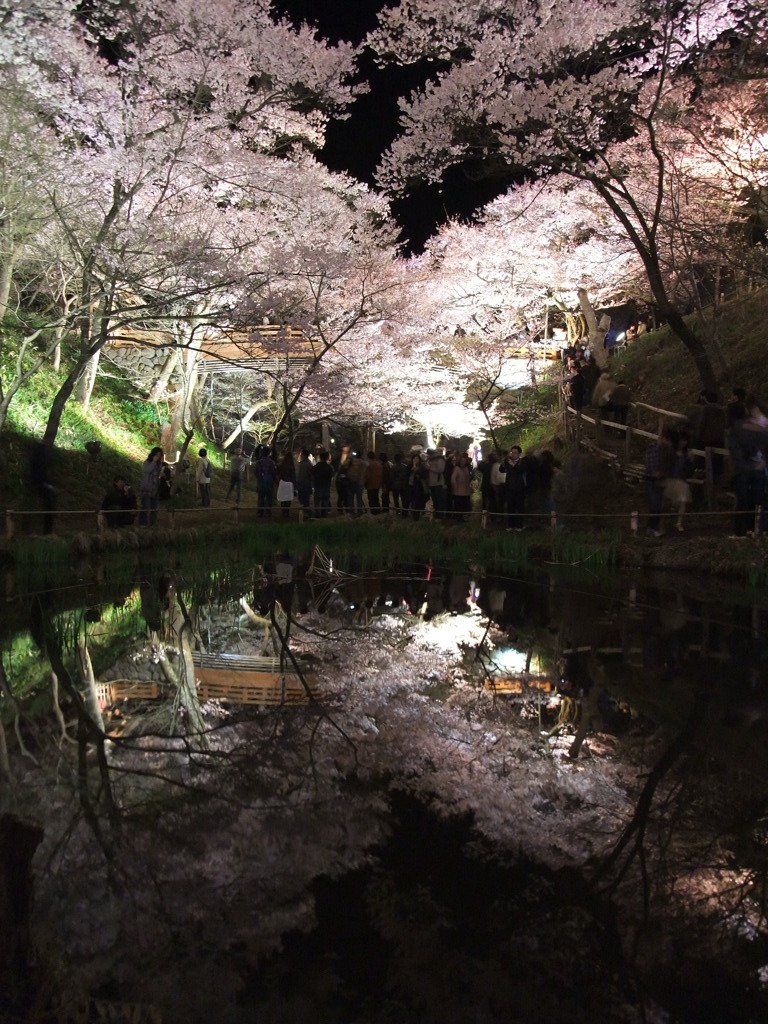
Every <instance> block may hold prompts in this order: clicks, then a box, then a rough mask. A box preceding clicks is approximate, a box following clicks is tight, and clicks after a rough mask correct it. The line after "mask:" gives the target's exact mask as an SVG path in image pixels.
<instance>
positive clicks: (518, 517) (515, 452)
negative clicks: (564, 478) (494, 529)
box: [502, 444, 528, 530]
mask: <svg viewBox="0 0 768 1024" xmlns="http://www.w3.org/2000/svg"><path fill="white" fill-rule="evenodd" d="M526 468H527V467H526V463H525V459H524V458H523V450H522V448H521V447H520V445H519V444H515V445H513V446H512V447H511V448H510V449H509V455H508V456H507V459H506V462H505V463H504V465H503V467H502V470H503V473H504V500H505V503H506V506H507V526H508V527H509V528H510V529H514V530H522V529H523V528H524V526H525V499H526V494H527V491H528V479H527V476H526Z"/></svg>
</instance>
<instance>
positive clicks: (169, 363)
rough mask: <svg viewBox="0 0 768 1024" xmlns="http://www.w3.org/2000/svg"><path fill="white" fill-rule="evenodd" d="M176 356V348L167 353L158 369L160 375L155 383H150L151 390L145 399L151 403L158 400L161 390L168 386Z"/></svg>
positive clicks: (177, 356)
mask: <svg viewBox="0 0 768 1024" xmlns="http://www.w3.org/2000/svg"><path fill="white" fill-rule="evenodd" d="M178 358H179V353H178V351H177V350H176V349H173V350H172V351H171V352H169V353H168V356H167V358H166V360H165V362H164V363H163V368H162V370H161V371H160V375H159V377H158V378H157V380H156V381H155V383H154V384H153V385H152V390H151V391H150V392H149V394H148V395H147V401H148V402H151V403H152V405H154V404H155V402H157V401H159V400H160V398H161V397H162V394H163V392H164V391H165V389H166V388H167V387H168V381H169V380H170V379H171V374H172V373H173V370H174V367H175V366H176V363H177V361H178Z"/></svg>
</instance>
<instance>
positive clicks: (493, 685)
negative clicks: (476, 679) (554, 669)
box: [485, 679, 553, 693]
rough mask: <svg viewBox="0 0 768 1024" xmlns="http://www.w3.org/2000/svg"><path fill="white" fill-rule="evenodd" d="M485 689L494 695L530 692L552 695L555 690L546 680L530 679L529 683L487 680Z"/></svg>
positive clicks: (509, 680) (513, 680)
mask: <svg viewBox="0 0 768 1024" xmlns="http://www.w3.org/2000/svg"><path fill="white" fill-rule="evenodd" d="M485 688H486V690H491V691H492V692H493V693H525V692H527V691H528V690H539V692H541V693H551V692H552V689H553V687H552V683H550V682H549V681H548V680H546V679H530V680H528V682H523V680H522V679H486V680H485Z"/></svg>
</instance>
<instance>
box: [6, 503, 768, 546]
mask: <svg viewBox="0 0 768 1024" xmlns="http://www.w3.org/2000/svg"><path fill="white" fill-rule="evenodd" d="M48 514H50V513H46V512H44V511H40V510H37V511H29V510H22V511H17V510H15V509H6V511H5V525H6V529H5V536H6V540H13V539H14V538H15V537H16V522H17V520H19V521H23V520H24V519H25V518H27V519H31V518H35V517H37V518H38V519H39V518H41V517H42V516H45V515H48ZM137 514H138V513H137ZM54 515H55V517H56V519H60V518H64V519H66V518H67V517H69V518H72V517H75V516H79V517H80V518H91V519H92V520H94V521H95V523H96V529H97V531H98V532H99V533H104V532H105V530H107V529H110V527H109V525H108V522H107V519H106V517H105V513H104V512H103V511H102V510H100V509H99V510H93V509H64V510H62V511H60V512H59V511H57V512H55V513H54ZM159 515H160V516H161V517H162V518H163V520H169V522H167V523H166V524H165V525H167V526H170V528H171V529H172V530H173V529H175V528H176V526H177V522H176V521H177V519H178V518H181V517H185V516H186V517H193V516H194V517H195V518H199V517H201V516H202V517H205V518H209V517H211V516H216V517H217V518H218V519H222V520H223V519H225V518H229V519H231V521H232V522H234V523H235V524H236V525H239V523H240V521H241V519H242V518H243V516H245V517H246V518H247V519H248V520H249V521H251V520H257V521H259V522H262V521H263V520H265V519H266V520H269V521H272V522H281V521H291V520H294V521H298V522H300V523H302V522H305V521H307V520H310V519H311V520H320V519H323V520H325V519H334V520H339V519H346V518H354V519H365V520H366V521H369V522H371V523H373V522H375V521H376V520H379V519H380V520H382V521H385V520H388V519H401V518H402V519H413V520H414V521H417V520H420V519H424V520H428V521H430V522H439V521H445V522H447V523H457V522H460V521H467V520H469V521H470V522H472V521H477V520H479V521H480V524H481V526H482V527H483V528H484V529H488V528H491V527H492V526H495V525H499V524H503V523H523V522H524V523H526V524H527V525H528V526H529V527H530V526H531V525H532V524H536V526H537V527H538V528H540V529H546V528H547V527H549V529H552V530H555V529H559V528H560V527H561V526H564V525H566V524H570V525H575V524H576V523H577V521H579V520H581V521H584V522H588V523H594V522H596V521H597V522H603V523H605V524H606V525H609V524H611V523H613V524H616V525H619V526H620V525H621V523H622V522H624V523H627V520H628V521H629V522H628V527H629V532H630V533H632V534H637V533H638V532H639V529H640V520H641V518H646V519H647V518H648V515H649V514H648V513H647V512H642V513H641V512H640V511H639V510H637V509H633V510H632V511H631V512H630V513H627V512H561V511H551V510H550V511H545V512H517V511H516V512H506V511H502V512H492V511H491V510H490V509H470V510H469V511H462V512H455V511H448V510H445V511H442V512H439V513H436V512H435V511H434V510H433V509H430V508H424V509H417V510H416V514H414V510H413V509H412V508H405V509H399V508H394V507H392V506H390V508H389V509H381V510H380V511H379V512H378V513H374V512H372V511H371V510H370V509H366V510H365V511H362V512H349V513H347V512H344V511H340V510H338V509H331V510H329V512H328V515H327V516H323V517H319V516H317V515H316V513H314V511H313V510H310V513H309V515H307V513H306V510H305V509H304V508H303V507H301V506H298V507H297V506H293V507H292V508H290V509H289V515H285V510H284V509H283V508H282V507H281V506H279V505H274V506H271V507H263V508H259V507H258V506H256V505H236V506H234V507H231V506H215V505H212V506H202V507H201V506H193V507H189V508H172V509H161V510H159ZM679 515H680V513H679V512H677V511H674V510H672V511H668V512H659V513H657V515H656V516H655V518H658V519H659V520H663V521H666V520H669V519H672V518H673V517H674V518H678V517H679ZM739 515H741V516H743V517H745V519H746V517H748V516H749V517H750V519H751V518H752V516H754V527H753V531H754V533H755V534H760V533H762V516H763V507H762V506H758V507H757V508H756V509H749V510H725V511H714V510H705V511H686V512H685V513H684V514H683V519H684V521H685V522H687V523H691V522H692V523H694V524H699V525H701V524H702V523H703V522H704V521H705V520H706V521H712V520H714V521H715V522H717V521H718V520H722V519H723V518H728V519H733V518H734V516H739ZM156 525H157V524H155V526H152V527H144V526H138V525H136V524H133V525H132V526H129V527H116V528H115V529H116V530H118V531H119V530H121V529H130V528H136V529H142V530H143V529H154V528H155V527H156ZM523 528H525V527H522V526H519V527H518V529H523Z"/></svg>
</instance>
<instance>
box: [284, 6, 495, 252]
mask: <svg viewBox="0 0 768 1024" xmlns="http://www.w3.org/2000/svg"><path fill="white" fill-rule="evenodd" d="M382 6H384V0H276V2H275V8H276V10H278V11H279V12H281V13H284V14H285V15H286V17H288V18H289V20H291V21H292V22H293V23H294V24H299V23H300V22H302V21H306V22H309V23H310V24H312V25H316V26H317V27H318V29H319V30H320V34H321V35H322V36H323V37H325V38H327V39H329V40H330V41H332V42H335V41H337V40H339V39H345V40H347V41H348V42H351V43H355V44H357V43H359V42H360V41H361V40H362V39H363V37H364V36H365V34H366V33H367V32H368V31H370V30H371V29H373V28H374V27H375V25H376V12H377V11H378V10H380V9H381V7H382ZM360 63H361V77H362V78H367V79H368V81H369V82H370V86H371V91H370V93H368V94H366V95H365V96H361V97H359V98H358V99H357V100H356V101H355V103H354V104H353V106H352V108H351V116H350V117H349V118H348V119H347V120H346V121H334V122H332V124H331V125H330V126H329V129H328V133H327V141H326V144H325V146H324V148H323V149H322V150H321V152H320V153H319V158H320V159H321V160H322V161H323V163H325V164H326V165H327V166H328V167H329V168H331V170H334V171H347V172H348V173H349V174H351V175H353V176H354V177H355V178H358V179H359V180H360V181H365V182H368V183H369V184H374V180H373V174H374V171H375V169H376V166H377V165H378V163H379V160H380V158H381V155H382V153H383V152H384V151H385V150H386V149H387V147H388V145H389V144H390V142H391V141H392V140H393V138H394V137H395V135H396V134H397V117H398V107H397V100H398V97H399V96H405V95H407V94H408V93H410V92H411V91H412V90H413V89H415V88H416V87H418V86H420V85H421V84H422V83H423V82H424V80H425V78H426V75H427V67H426V65H422V66H420V67H415V68H402V67H390V68H385V69H380V68H377V67H376V66H375V65H374V62H373V60H372V59H371V58H370V57H369V56H367V55H365V54H364V55H363V57H362V59H361V62H360ZM505 188H506V184H505V183H502V182H500V181H499V180H498V179H494V180H485V181H474V180H472V181H470V179H469V178H467V177H466V175H464V173H463V172H462V171H461V170H460V169H453V170H451V171H449V172H448V174H447V175H446V177H445V181H444V182H443V185H442V187H440V188H438V187H437V186H422V187H421V188H419V189H418V191H416V192H414V193H413V194H412V195H410V196H408V197H406V198H405V199H402V200H398V201H396V202H395V203H393V212H394V214H395V216H396V217H397V219H398V222H399V223H400V224H401V225H402V226H403V231H402V240H403V242H404V243H405V244H406V247H407V248H408V249H410V250H412V251H418V250H419V249H420V248H422V247H423V244H424V242H425V241H426V239H427V238H428V237H429V235H431V234H432V233H433V232H434V230H435V227H436V226H437V225H438V224H440V223H441V222H443V221H445V220H446V219H447V218H448V217H449V216H455V215H462V216H468V215H469V214H471V213H472V212H473V211H474V210H476V209H477V208H478V207H479V206H482V205H483V204H484V203H486V202H488V201H489V200H490V199H492V198H493V197H494V196H496V195H498V194H499V192H500V191H503V190H504V189H505Z"/></svg>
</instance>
